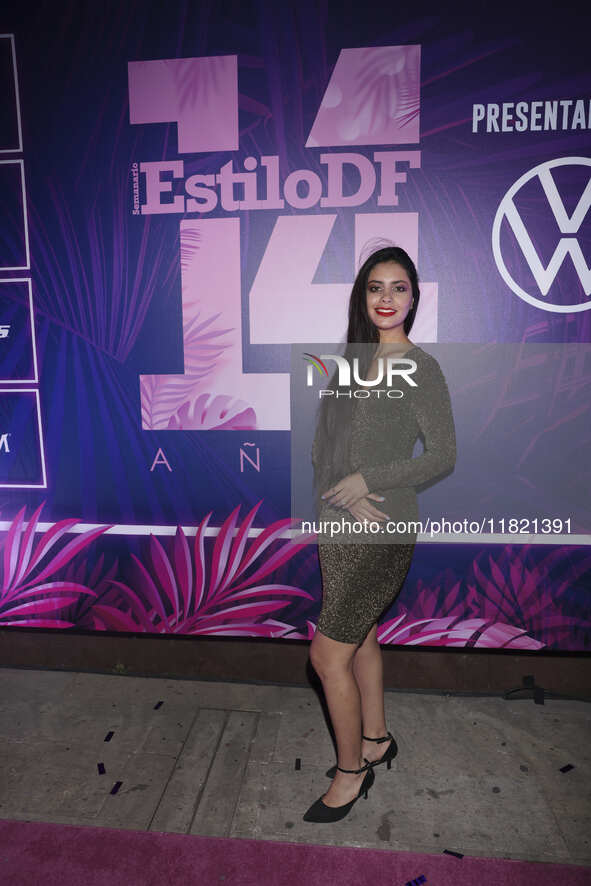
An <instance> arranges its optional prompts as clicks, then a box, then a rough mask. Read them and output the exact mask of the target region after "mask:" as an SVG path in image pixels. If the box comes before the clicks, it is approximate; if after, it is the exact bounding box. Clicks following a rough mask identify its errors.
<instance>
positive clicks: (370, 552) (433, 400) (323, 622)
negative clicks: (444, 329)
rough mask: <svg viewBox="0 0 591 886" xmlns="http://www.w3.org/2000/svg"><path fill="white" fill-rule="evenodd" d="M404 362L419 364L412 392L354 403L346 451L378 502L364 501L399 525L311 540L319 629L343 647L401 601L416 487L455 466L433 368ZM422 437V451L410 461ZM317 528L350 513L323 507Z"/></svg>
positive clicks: (428, 362) (443, 395)
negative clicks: (318, 584)
mask: <svg viewBox="0 0 591 886" xmlns="http://www.w3.org/2000/svg"><path fill="white" fill-rule="evenodd" d="M404 356H405V357H407V356H409V357H410V358H411V359H413V360H414V361H415V362H416V364H417V370H416V372H415V373H414V374H413V376H412V377H413V378H414V379H415V381H416V382H417V386H416V387H411V388H410V389H407V388H406V387H405V388H404V396H403V397H401V398H399V399H391V398H386V397H383V396H382V397H375V396H369V397H367V398H365V399H357V400H355V401H354V403H353V414H352V426H351V444H350V463H351V466H352V473H353V472H355V471H359V472H360V473H361V474H362V476H363V478H364V480H365V482H366V485H367V487H368V491H369V492H377V493H379V494H380V495H383V496H384V501H383V502H378V501H375V500H373V499H370V501H371V502H372V504H373V505H375V506H376V507H377V508H378V509H379V510H380V511H383V512H384V513H386V514H388V515H389V517H390V519H391V521H394V522H395V524H397V525H395V526H392V525H390V529H389V530H388V531H387V530H386V528H385V526H384V523H380V524H379V525H380V531H378V532H371V531H366V532H363V531H361V532H360V531H355V529H354V527H353V526H352V528H351V529H348V528H347V527H346V526H345V527H344V528H343V529H342V530H340V531H338V532H337V533H336V534H331V533H329V531H326V532H324V531H320V532H318V535H317V541H318V556H319V561H320V570H321V576H322V588H323V600H322V609H321V612H320V616H319V619H318V625H317V626H318V629H319V630H320V631H321V632H322V633H323V634H325V635H326V636H328V637H331V638H332V639H334V640H339V641H341V642H343V643H361V642H363V640H364V639H365V637H366V636H367V633H368V631H369V630H370V628H371V627H372V625H373V624H374V623H375V622H376V621H377V619H378V618H379V616H380V614H381V613H382V612H383V611H384V610H385V609H386V608H389V607H390V606H391V605H392V603H393V602H394V600H395V599H396V597H397V596H398V594H399V593H400V590H401V589H402V586H403V584H404V580H405V578H406V575H407V573H408V570H409V569H410V565H411V561H412V556H413V552H414V547H415V543H416V537H417V529H416V526H415V525H413V523H414V522H415V521H417V520H418V519H419V512H418V504H417V494H416V488H415V487H417V486H420V485H422V484H425V483H428V482H429V481H431V480H434V479H435V478H436V477H438V476H439V475H441V474H443V473H445V472H447V471H449V470H450V469H452V468H453V466H454V464H455V460H456V438H455V426H454V420H453V414H452V409H451V400H450V396H449V391H448V388H447V384H446V382H445V378H444V376H443V373H442V371H441V368H440V366H439V363H438V362H437V360H436V359H435V358H434V357H432V356H431V355H430V354H428V353H427V352H426V351H423V349H422V348H419V347H418V346H417V345H414V346H413V347H412V348H410V350H409V351H407V352H406V353H405V355H404ZM401 387H402V386H401ZM420 437H422V439H423V446H424V451H423V452H422V453H421V455H419V456H416V457H415V458H413V457H412V453H413V449H414V446H415V443H416V441H417V439H418V438H420ZM322 491H324V490H322ZM318 520H319V521H325V520H327V521H328V520H338V521H339V524H340V523H341V521H350V523H351V524H354V523H355V518H354V517H353V515H352V514H351V513H350V511H348V510H346V509H344V508H340V507H334V506H332V505H330V504H328V503H326V502H323V503H322V505H321V507H320V511H319V514H318ZM409 524H410V525H409ZM358 528H359V527H358ZM333 533H334V530H333Z"/></svg>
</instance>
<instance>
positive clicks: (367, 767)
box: [337, 757, 372, 775]
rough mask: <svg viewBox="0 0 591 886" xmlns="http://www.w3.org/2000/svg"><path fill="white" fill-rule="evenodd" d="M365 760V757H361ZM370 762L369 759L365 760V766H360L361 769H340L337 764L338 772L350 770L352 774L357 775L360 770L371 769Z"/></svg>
mask: <svg viewBox="0 0 591 886" xmlns="http://www.w3.org/2000/svg"><path fill="white" fill-rule="evenodd" d="M363 759H364V760H365V757H364V758H363ZM371 768H372V764H371V763H370V762H369V760H365V766H362V767H361V769H342V768H341V767H340V766H337V769H338V770H339V772H352V773H353V774H354V775H358V774H359V773H360V772H365V770H366V769H371Z"/></svg>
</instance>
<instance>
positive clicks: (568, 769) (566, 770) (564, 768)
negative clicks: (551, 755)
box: [560, 763, 575, 772]
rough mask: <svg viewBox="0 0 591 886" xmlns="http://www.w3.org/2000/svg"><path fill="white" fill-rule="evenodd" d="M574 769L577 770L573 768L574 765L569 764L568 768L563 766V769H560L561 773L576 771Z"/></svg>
mask: <svg viewBox="0 0 591 886" xmlns="http://www.w3.org/2000/svg"><path fill="white" fill-rule="evenodd" d="M574 768H575V767H574V766H573V764H572V763H567V764H566V766H561V767H560V771H561V772H570V771H571V769H574Z"/></svg>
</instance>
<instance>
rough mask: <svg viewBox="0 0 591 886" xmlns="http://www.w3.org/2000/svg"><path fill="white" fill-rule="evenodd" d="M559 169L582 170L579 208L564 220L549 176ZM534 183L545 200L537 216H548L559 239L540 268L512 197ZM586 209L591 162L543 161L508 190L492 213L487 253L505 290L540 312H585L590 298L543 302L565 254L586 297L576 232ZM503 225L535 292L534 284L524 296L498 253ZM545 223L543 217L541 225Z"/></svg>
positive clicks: (589, 272) (590, 276)
mask: <svg viewBox="0 0 591 886" xmlns="http://www.w3.org/2000/svg"><path fill="white" fill-rule="evenodd" d="M563 166H579V167H583V169H582V172H583V173H584V181H585V182H586V184H585V185H584V188H583V192H582V194H581V196H580V197H579V200H578V203H577V204H576V206H575V207H574V209H572V205H571V210H572V211H571V214H570V215H569V214H568V212H567V209H566V207H565V201H564V199H563V197H562V196H561V194H560V191H559V189H558V186H557V184H556V181H555V179H554V177H553V175H552V170H553V169H556V168H557V167H563ZM535 178H537V179H538V181H539V184H540V185H541V187H542V189H543V192H544V195H545V201H544V203H543V204H542V206H543V208H542V210H541V211H542V213H547V220H548V223H549V224H548V226H547V227H548V229H550V228H551V229H552V232H553V233H552V235H551V236H553V237H557V238H558V242H557V244H556V247H555V249H554V253H553V255H552V257H551V258H550V261H549V262H548V263H547V265H546V266H544V263H543V261H542V260H541V258H540V256H539V254H538V250H537V249H536V246H535V245H534V240H533V235H532V232H531V231H530V230H528V227H527V225H526V223H525V221H524V219H523V217H522V216H523V212H521V213H520V211H519V209H518V208H517V206H516V203H515V198H516V197H517V196H518V194H519V192H520V191H521V189H522V188H524V186H526V185H527V184H528V183H529V182H530V181H531V180H532V179H535ZM590 204H591V159H589V158H588V157H561V158H559V159H557V160H548V161H547V162H546V163H540V165H539V166H536V167H534V169H531V170H530V171H529V172H526V173H525V175H522V176H521V178H519V179H517V181H516V182H515V183H514V184H513V185H511V187H510V188H509V190H508V191H507V193H506V194H505V196H504V197H503V199H502V200H501V203H500V205H499V208H498V209H497V213H496V215H495V220H494V222H493V229H492V250H493V255H494V258H495V262H496V264H497V268H498V269H499V273H500V275H501V277H502V278H503V280H504V281H505V283H506V284H507V286H509V287H510V288H511V289H512V290H513V292H514V293H515V294H516V295H518V296H519V297H520V298H522V299H523V300H524V301H526V302H528V303H529V304H530V305H534V306H535V307H536V308H541V309H542V310H543V311H553V312H556V313H561V314H567V313H568V314H570V313H573V312H575V311H586V310H588V309H589V308H591V299H588V300H587V301H583V302H577V303H576V304H553V303H552V302H551V301H549V300H544V298H545V297H546V296H547V295H548V293H549V291H550V287H551V286H552V284H553V283H554V281H555V279H556V277H557V275H558V273H559V271H560V269H561V267H562V265H563V262H564V260H565V258H566V257H567V255H570V260H571V261H572V266H573V267H574V270H575V272H576V274H577V276H578V278H579V281H580V284H581V287H582V289H583V291H584V293H585V295H586V296H589V295H591V269H590V268H589V267H588V265H587V261H586V259H585V256H584V255H583V251H582V249H581V245H580V243H579V239H578V234H579V229H580V228H581V226H582V225H583V222H584V221H585V217H586V215H587V212H588V210H589V206H590ZM503 220H505V221H506V223H507V224H508V226H509V227H510V229H511V231H512V233H513V235H514V237H515V240H516V241H517V243H518V245H519V248H520V249H521V253H522V254H523V258H524V259H525V261H526V262H527V265H528V266H529V270H530V272H531V276H532V277H533V280H534V281H535V284H536V286H537V291H536V290H535V288H534V286H533V283H532V286H531V287H530V288H531V289H533V290H534V293H535V294H532V292H531V291H530V292H526V290H525V289H524V288H523V287H522V286H520V285H519V283H518V282H517V281H516V280H515V279H514V276H512V275H511V273H510V272H509V270H508V268H507V264H506V262H505V260H504V258H503V253H502V250H501V226H502V223H503ZM543 221H544V219H543V218H542V222H543Z"/></svg>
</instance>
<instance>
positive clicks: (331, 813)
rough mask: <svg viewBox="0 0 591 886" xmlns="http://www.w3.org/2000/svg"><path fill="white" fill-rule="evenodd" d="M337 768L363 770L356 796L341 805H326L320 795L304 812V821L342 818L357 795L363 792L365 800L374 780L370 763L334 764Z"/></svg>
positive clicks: (356, 771) (349, 770)
mask: <svg viewBox="0 0 591 886" xmlns="http://www.w3.org/2000/svg"><path fill="white" fill-rule="evenodd" d="M337 769H338V770H339V772H352V773H355V774H357V773H359V772H365V778H364V779H363V781H362V782H361V787H360V788H359V793H358V794H357V796H356V797H353V799H352V800H350V801H349V802H348V803H345V804H344V805H343V806H327V805H326V803H323V802H322V797H319V798H318V800H316V802H315V803H313V804H312V805H311V806H310V808H309V809H308V811H307V812H306V813H305V814H304V816H303V819H304V821H313V822H329V821H340V820H341V818H344V817H345V816H346V815H348V813H349V812H350V811H351V809H352V808H353V806H354V805H355V803H356V802H357V800H358V799H359V797H361V795H362V794H363V796H364V797H365V799H366V800H367V792H368V791H369V789H370V787H371V786H372V784H373V783H374V781H375V775H374V772H373V767H372V765H371V763H366V764H365V766H362V767H361V769H341V767H340V766H335V771H336V770H337Z"/></svg>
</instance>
